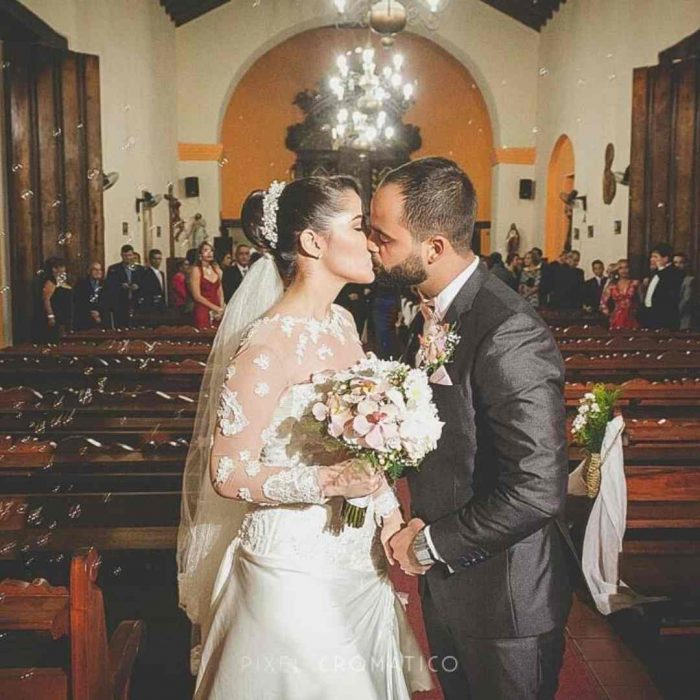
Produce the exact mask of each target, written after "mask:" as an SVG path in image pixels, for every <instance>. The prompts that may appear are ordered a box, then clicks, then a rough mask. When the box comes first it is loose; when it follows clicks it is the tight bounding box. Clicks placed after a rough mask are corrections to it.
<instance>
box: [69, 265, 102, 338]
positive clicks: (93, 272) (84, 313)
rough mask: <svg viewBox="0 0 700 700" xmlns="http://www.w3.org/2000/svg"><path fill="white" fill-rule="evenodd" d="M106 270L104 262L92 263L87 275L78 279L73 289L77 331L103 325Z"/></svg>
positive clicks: (74, 318)
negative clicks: (104, 269) (103, 295)
mask: <svg viewBox="0 0 700 700" xmlns="http://www.w3.org/2000/svg"><path fill="white" fill-rule="evenodd" d="M103 291H104V272H103V270H102V263H99V262H94V263H92V264H91V265H90V267H89V269H88V273H87V277H83V278H82V279H81V280H78V282H77V284H76V285H75V288H74V289H73V302H74V303H73V328H74V329H75V330H76V331H83V330H90V329H91V328H99V327H100V326H101V325H102V315H103V299H102V293H103Z"/></svg>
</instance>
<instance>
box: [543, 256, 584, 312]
mask: <svg viewBox="0 0 700 700" xmlns="http://www.w3.org/2000/svg"><path fill="white" fill-rule="evenodd" d="M577 255H578V253H577V251H573V250H572V251H571V252H569V253H562V254H561V255H560V256H559V262H558V264H556V265H555V264H552V265H551V266H550V267H551V269H552V270H553V271H552V272H551V290H550V294H549V306H550V307H551V308H553V309H563V310H570V311H574V310H579V309H581V307H582V306H583V289H584V281H583V270H581V269H580V268H579V267H578V261H579V260H580V257H577Z"/></svg>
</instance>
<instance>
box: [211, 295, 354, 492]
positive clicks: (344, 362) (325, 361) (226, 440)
mask: <svg viewBox="0 0 700 700" xmlns="http://www.w3.org/2000/svg"><path fill="white" fill-rule="evenodd" d="M362 355H363V351H362V346H361V344H360V341H359V338H358V336H357V331H356V330H355V325H354V322H353V320H352V318H351V317H350V315H349V314H348V313H347V312H346V311H345V310H343V309H342V308H341V307H339V306H333V307H332V308H331V311H330V312H329V314H328V316H327V318H326V319H325V320H324V321H318V320H316V319H313V318H298V317H293V316H281V315H276V316H271V317H265V318H262V319H261V320H259V321H257V322H256V323H254V324H253V325H252V326H251V327H250V328H249V330H248V332H247V333H246V334H245V336H244V338H243V341H242V342H241V345H240V347H239V349H238V351H237V352H236V354H235V356H234V357H233V358H231V364H230V365H229V368H228V370H227V373H226V382H225V384H224V386H223V387H222V389H221V395H220V399H219V407H218V411H217V424H216V430H215V434H214V440H213V445H212V451H211V475H212V483H213V484H214V487H215V488H216V490H217V491H218V492H219V493H220V494H221V495H223V496H226V497H228V498H237V499H240V500H245V501H254V502H258V503H279V502H299V500H300V499H299V498H298V493H297V492H299V491H301V493H302V495H305V496H306V498H303V499H301V500H302V501H304V502H308V503H313V502H322V499H321V498H320V497H319V494H318V493H317V491H318V486H317V483H316V475H315V471H316V467H317V466H318V465H315V464H312V463H311V462H310V461H309V459H308V458H307V459H306V462H305V464H303V465H302V464H300V463H298V462H294V461H293V460H291V461H290V460H289V459H288V458H287V456H286V455H284V454H282V453H280V452H277V453H276V456H277V458H278V459H279V460H280V461H279V462H278V463H277V464H274V463H272V462H270V460H269V459H268V460H266V462H265V468H264V469H263V467H262V461H261V457H262V453H263V448H264V447H265V444H266V442H268V441H269V439H270V435H271V432H270V431H271V430H272V429H273V426H272V423H273V418H274V417H275V413H276V410H277V408H278V406H279V405H280V402H281V400H282V398H283V397H284V396H285V394H286V393H287V392H288V391H289V390H290V388H292V387H294V386H296V385H298V384H305V383H306V384H308V383H309V382H310V379H311V376H312V375H313V374H314V373H316V372H319V371H322V370H328V369H331V370H333V369H342V368H344V367H349V366H350V365H352V364H353V363H355V362H356V361H357V360H358V359H360V358H361V357H362ZM293 396H296V394H293ZM339 461H341V460H339ZM292 468H294V469H292ZM292 491H294V492H295V494H292V495H290V497H289V498H285V495H286V492H292Z"/></svg>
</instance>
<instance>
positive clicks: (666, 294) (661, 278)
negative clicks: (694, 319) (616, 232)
mask: <svg viewBox="0 0 700 700" xmlns="http://www.w3.org/2000/svg"><path fill="white" fill-rule="evenodd" d="M672 257H673V248H672V247H671V246H670V245H669V244H668V243H659V244H658V245H657V246H656V247H655V248H654V249H653V250H652V251H651V264H652V266H653V267H654V269H655V272H654V274H653V276H652V277H651V280H650V282H649V286H648V288H647V290H646V293H645V295H644V305H643V307H642V309H641V320H642V325H644V326H645V327H646V328H666V329H668V330H678V329H679V328H680V321H681V319H680V301H681V287H682V285H683V277H684V275H683V272H682V271H681V270H679V269H678V268H677V267H675V266H674V265H673V263H672V262H671V259H672Z"/></svg>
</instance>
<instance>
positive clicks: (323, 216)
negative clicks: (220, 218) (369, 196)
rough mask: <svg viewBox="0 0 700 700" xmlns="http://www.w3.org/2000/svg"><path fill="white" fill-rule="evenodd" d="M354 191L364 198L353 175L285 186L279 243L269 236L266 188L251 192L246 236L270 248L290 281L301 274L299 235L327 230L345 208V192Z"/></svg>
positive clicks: (243, 222) (280, 206) (279, 211)
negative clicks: (265, 198) (266, 221)
mask: <svg viewBox="0 0 700 700" xmlns="http://www.w3.org/2000/svg"><path fill="white" fill-rule="evenodd" d="M348 192H354V193H355V194H357V195H358V196H360V197H362V191H361V189H360V185H359V183H358V182H357V180H355V179H354V178H352V177H349V176H347V175H336V176H333V177H305V178H301V179H299V180H292V182H290V183H289V184H287V185H285V187H284V189H283V190H282V193H281V194H280V196H279V201H278V209H277V222H276V223H277V242H276V243H271V241H270V240H268V238H266V237H265V233H266V230H265V225H264V212H263V199H264V197H265V192H264V191H263V190H254V191H253V192H251V193H250V194H249V195H248V197H247V199H246V200H245V202H244V203H243V208H242V209H241V226H242V228H243V233H244V234H245V236H246V238H247V239H248V240H249V241H250V242H251V243H252V244H253V245H254V246H256V247H257V248H262V249H264V250H266V251H268V252H269V253H270V254H271V255H272V256H273V258H274V260H275V263H276V264H277V269H278V270H279V272H280V275H281V277H282V279H283V280H284V281H285V283H286V284H289V283H290V282H291V281H292V280H293V279H294V276H295V275H296V273H297V268H298V258H299V255H300V249H299V235H300V234H301V233H302V232H303V231H305V230H306V229H311V230H312V231H314V232H316V233H318V234H324V233H327V232H328V230H329V228H330V224H331V220H332V219H333V218H334V217H335V216H337V215H338V214H340V213H342V211H343V201H342V200H343V195H344V194H347V193H348Z"/></svg>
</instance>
